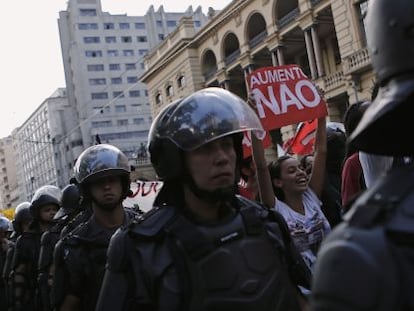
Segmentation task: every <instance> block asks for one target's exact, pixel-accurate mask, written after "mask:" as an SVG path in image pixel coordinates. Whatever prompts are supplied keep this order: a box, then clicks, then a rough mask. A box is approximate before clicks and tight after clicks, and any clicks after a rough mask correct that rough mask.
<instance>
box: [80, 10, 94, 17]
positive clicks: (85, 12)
mask: <svg viewBox="0 0 414 311" xmlns="http://www.w3.org/2000/svg"><path fill="white" fill-rule="evenodd" d="M79 14H80V16H96V10H95V9H80V10H79Z"/></svg>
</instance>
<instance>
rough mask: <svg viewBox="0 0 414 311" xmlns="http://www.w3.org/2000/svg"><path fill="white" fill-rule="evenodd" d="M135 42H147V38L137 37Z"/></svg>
mask: <svg viewBox="0 0 414 311" xmlns="http://www.w3.org/2000/svg"><path fill="white" fill-rule="evenodd" d="M137 41H138V42H147V41H148V40H147V37H146V36H138V37H137Z"/></svg>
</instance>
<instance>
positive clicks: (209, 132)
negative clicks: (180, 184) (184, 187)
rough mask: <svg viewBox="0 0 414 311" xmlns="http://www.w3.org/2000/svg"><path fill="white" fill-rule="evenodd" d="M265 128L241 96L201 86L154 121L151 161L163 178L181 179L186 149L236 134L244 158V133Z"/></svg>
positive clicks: (159, 175) (151, 135) (149, 138)
mask: <svg viewBox="0 0 414 311" xmlns="http://www.w3.org/2000/svg"><path fill="white" fill-rule="evenodd" d="M249 130H253V131H257V132H258V136H260V138H262V137H263V135H264V131H263V128H262V125H261V123H260V120H259V118H258V117H257V116H256V114H255V112H254V111H253V110H252V109H251V108H250V107H249V106H248V105H247V103H246V102H244V101H243V100H242V99H241V98H239V97H238V96H236V95H234V94H233V93H231V92H229V91H227V90H224V89H221V88H216V87H211V88H206V89H202V90H200V91H197V92H195V93H193V94H192V95H190V96H188V97H186V98H184V99H182V100H178V101H175V102H173V103H171V104H169V105H168V106H166V107H165V108H164V109H163V110H162V111H161V112H160V113H159V114H158V116H157V117H156V118H155V120H154V121H153V123H152V126H151V129H150V132H149V136H148V142H149V146H148V150H149V153H150V156H151V163H152V165H153V166H154V168H155V171H156V173H157V175H158V177H159V178H160V179H161V180H164V181H170V180H175V179H178V178H182V176H183V175H184V171H183V159H182V152H183V151H191V150H194V149H197V148H199V147H201V146H202V145H205V144H207V143H209V142H211V141H214V140H216V139H219V138H221V137H225V136H228V135H233V134H235V136H234V137H236V138H237V141H236V142H235V148H236V153H237V155H238V158H240V160H241V157H242V144H241V142H242V132H244V131H249Z"/></svg>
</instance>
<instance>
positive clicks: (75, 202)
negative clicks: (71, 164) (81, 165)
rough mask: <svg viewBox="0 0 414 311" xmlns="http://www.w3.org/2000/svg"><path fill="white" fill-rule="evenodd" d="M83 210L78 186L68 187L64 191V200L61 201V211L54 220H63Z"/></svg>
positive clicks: (71, 185)
mask: <svg viewBox="0 0 414 311" xmlns="http://www.w3.org/2000/svg"><path fill="white" fill-rule="evenodd" d="M80 210H82V207H81V204H80V192H79V188H78V186H77V185H74V184H70V185H67V186H66V187H65V188H63V190H62V198H61V200H60V209H59V210H58V211H57V213H56V214H55V216H54V217H53V218H54V219H56V220H57V219H61V218H62V217H65V216H70V215H73V214H74V213H76V212H79V211H80Z"/></svg>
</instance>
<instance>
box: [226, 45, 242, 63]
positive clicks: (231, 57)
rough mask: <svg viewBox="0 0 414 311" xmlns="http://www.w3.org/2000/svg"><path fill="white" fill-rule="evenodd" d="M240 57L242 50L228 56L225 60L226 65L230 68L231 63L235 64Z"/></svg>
mask: <svg viewBox="0 0 414 311" xmlns="http://www.w3.org/2000/svg"><path fill="white" fill-rule="evenodd" d="M239 56H240V49H237V50H235V51H234V52H232V53H230V54H229V55H227V56H226V58H225V59H224V63H225V64H226V65H227V66H228V65H230V64H231V63H233V62H235V61H236V59H237V58H238V57H239Z"/></svg>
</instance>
